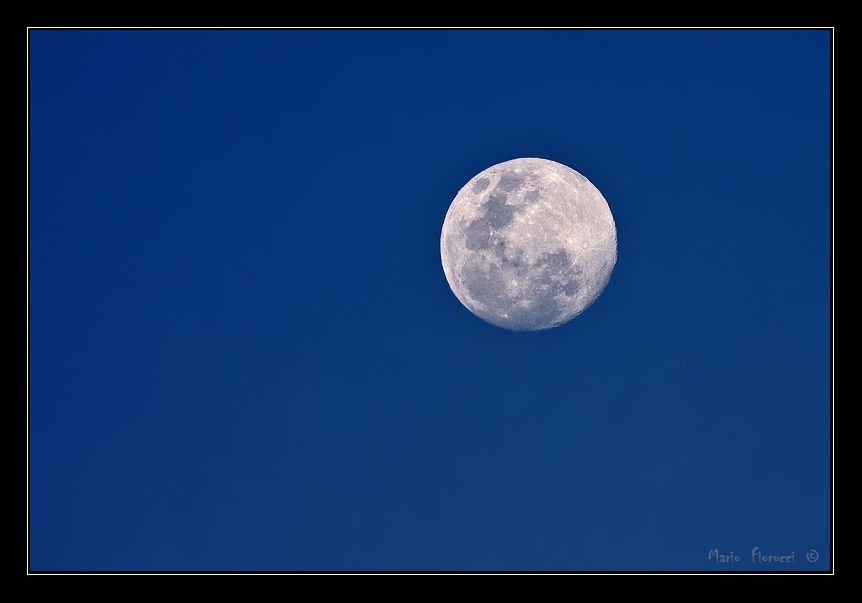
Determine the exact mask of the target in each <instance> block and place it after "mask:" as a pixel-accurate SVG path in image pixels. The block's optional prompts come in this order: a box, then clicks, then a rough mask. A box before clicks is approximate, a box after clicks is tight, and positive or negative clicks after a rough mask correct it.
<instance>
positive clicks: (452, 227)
mask: <svg viewBox="0 0 862 603" xmlns="http://www.w3.org/2000/svg"><path fill="white" fill-rule="evenodd" d="M440 255H441V258H442V261H443V271H444V272H445V273H446V279H447V280H448V281H449V286H450V287H451V288H452V291H453V292H454V293H455V296H456V297H457V298H458V299H459V300H460V301H461V303H462V304H464V306H466V307H467V309H468V310H470V311H471V312H472V313H473V314H475V315H476V316H478V317H479V318H481V319H483V320H486V321H488V322H490V323H491V324H494V325H497V326H499V327H503V328H505V329H510V330H513V331H539V330H543V329H550V328H552V327H556V326H558V325H561V324H563V323H565V322H567V321H569V320H571V319H572V318H574V317H575V316H577V315H578V314H580V313H581V312H583V311H584V310H585V309H586V308H587V307H588V306H589V305H590V304H592V303H593V302H594V301H595V300H596V298H597V297H598V296H599V295H600V294H601V292H602V291H603V290H604V288H605V286H606V285H607V284H608V281H609V280H610V277H611V271H612V270H613V268H614V264H616V261H617V231H616V227H615V225H614V218H613V216H612V215H611V210H610V208H609V207H608V203H607V201H605V198H604V197H603V196H602V194H601V193H600V192H599V190H598V189H597V188H596V187H595V186H593V185H592V183H590V181H589V180H587V179H586V178H584V177H583V176H582V175H581V174H579V173H578V172H576V171H575V170H573V169H571V168H569V167H567V166H565V165H562V164H560V163H556V162H555V161H549V160H547V159H536V158H522V159H513V160H512V161H506V162H503V163H498V164H497V165H494V166H491V167H489V168H488V169H486V170H485V171H483V172H481V173H479V174H477V175H476V176H474V177H473V178H472V179H471V180H470V181H469V182H468V183H467V184H466V185H464V187H463V188H462V189H461V190H460V191H459V192H458V194H457V195H456V196H455V200H454V201H452V205H451V206H450V207H449V211H448V212H447V213H446V220H445V221H444V223H443V232H442V233H441V235H440Z"/></svg>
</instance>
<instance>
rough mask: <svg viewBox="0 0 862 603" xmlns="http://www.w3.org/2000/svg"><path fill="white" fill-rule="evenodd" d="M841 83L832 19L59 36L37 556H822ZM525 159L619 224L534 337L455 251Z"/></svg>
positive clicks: (330, 564) (43, 272)
mask: <svg viewBox="0 0 862 603" xmlns="http://www.w3.org/2000/svg"><path fill="white" fill-rule="evenodd" d="M829 69H830V68H829V34H828V32H827V31H479V32H476V31H473V32H469V31H342V32H328V31H327V32H324V31H45V30H41V31H33V32H31V34H30V145H31V146H30V547H31V548H30V558H31V563H32V569H37V570H47V569H104V570H119V569H224V570H226V569H236V570H240V569H246V570H251V569H269V570H286V569H294V570H301V569H330V570H332V569H345V570H346V569H357V570H359V569H433V570H444V569H462V570H463V569H524V570H527V569H697V568H703V569H715V568H716V567H717V566H716V565H715V564H714V563H711V562H708V561H707V555H708V552H709V550H710V549H713V548H715V547H718V548H719V549H721V552H722V553H725V552H730V551H731V550H733V551H734V552H735V553H737V554H740V555H741V558H742V559H741V561H740V563H739V564H737V567H741V568H742V569H763V568H757V567H754V566H752V565H751V562H750V557H751V548H752V547H754V546H760V547H761V548H762V549H763V550H764V552H765V553H775V554H783V553H789V552H790V551H795V552H796V556H797V564H796V565H795V566H793V567H792V568H791V569H812V568H816V569H825V568H827V567H828V556H829V555H828V545H829V354H830V349H829ZM521 156H537V157H544V158H548V159H553V160H555V161H559V162H561V163H564V164H566V165H569V166H571V167H573V168H574V169H576V170H578V171H579V172H581V173H583V174H584V175H585V176H587V177H588V178H589V179H590V180H591V181H592V182H593V183H594V184H595V185H596V186H597V187H598V188H599V189H600V190H601V191H602V193H603V194H604V196H605V197H606V198H607V200H608V202H609V204H610V207H611V210H612V211H613V213H614V217H615V219H616V224H617V229H618V237H619V260H618V262H617V266H616V269H615V271H614V274H613V276H612V278H611V282H610V285H609V286H608V288H607V289H606V290H605V292H604V293H603V295H602V296H601V297H600V298H599V299H598V301H597V302H596V303H595V304H594V305H593V306H592V307H591V308H590V309H589V310H588V311H587V312H585V313H584V314H582V315H581V316H580V317H578V318H577V319H575V320H574V321H572V322H571V323H569V324H567V325H565V326H563V327H560V328H557V329H554V330H551V331H547V332H540V333H512V332H507V331H503V330H500V329H498V328H496V327H493V326H491V325H489V324H486V323H484V322H482V321H481V320H479V319H477V318H475V317H474V316H473V315H472V314H470V313H469V312H468V311H467V310H466V309H465V308H463V307H462V306H461V304H460V303H459V302H458V300H457V299H456V298H455V296H454V295H453V294H452V293H451V291H450V290H449V287H448V285H447V282H446V279H445V276H444V274H443V271H442V268H441V266H440V257H439V236H440V227H441V225H442V222H443V218H444V216H445V213H446V210H447V208H448V206H449V203H450V202H451V201H452V199H453V197H454V196H455V194H456V193H457V191H458V189H459V188H460V187H461V186H462V185H463V184H464V183H465V182H467V180H468V179H470V178H471V177H472V176H473V175H474V174H476V173H477V172H479V171H481V170H483V169H484V168H486V167H488V166H490V165H492V164H495V163H498V162H501V161H505V160H508V159H512V158H515V157H521ZM809 549H816V550H818V551H819V553H820V561H819V562H817V563H815V564H808V563H807V562H805V561H804V553H805V552H806V551H808V550H809ZM722 569H728V568H727V567H724V568H722ZM766 569H778V567H777V566H774V565H773V566H769V567H768V568H766Z"/></svg>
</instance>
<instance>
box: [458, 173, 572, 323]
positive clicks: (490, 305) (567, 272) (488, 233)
mask: <svg viewBox="0 0 862 603" xmlns="http://www.w3.org/2000/svg"><path fill="white" fill-rule="evenodd" d="M526 183H527V178H525V177H524V176H522V175H520V174H503V175H502V176H501V177H500V180H499V181H498V183H497V186H496V187H495V188H494V190H493V191H491V193H490V195H488V199H487V200H486V201H485V202H484V203H483V204H482V207H481V212H480V214H479V216H478V217H477V218H476V219H475V220H473V221H472V222H470V223H469V224H467V226H466V228H464V237H465V245H466V247H467V249H468V250H470V251H473V252H475V253H472V254H470V255H469V257H468V258H467V261H466V262H465V263H464V266H463V267H462V269H461V275H460V276H461V280H462V282H463V283H464V286H465V287H466V288H467V291H468V292H469V293H470V296H471V297H472V298H473V299H475V300H476V301H479V302H481V303H482V304H483V305H484V306H485V307H486V310H485V311H484V312H477V313H478V314H479V316H481V317H482V318H483V319H484V320H486V321H488V322H490V323H492V324H496V325H499V326H505V327H506V328H509V329H514V330H533V329H534V328H535V325H536V324H547V325H549V327H550V326H553V324H554V323H556V322H557V321H558V320H559V319H560V317H561V316H562V314H563V312H564V310H565V306H564V304H562V303H560V301H559V299H558V298H559V297H560V296H563V297H571V296H572V295H574V294H575V293H576V292H577V290H578V288H579V286H580V285H579V280H578V279H579V276H580V273H579V270H578V269H577V267H576V266H575V265H574V263H573V262H572V258H571V257H570V255H569V254H568V252H566V251H565V250H562V249H561V250H560V251H557V252H554V253H545V254H542V256H541V257H540V258H539V259H538V260H537V261H536V262H535V263H533V264H531V263H529V262H528V261H527V260H526V259H525V255H524V252H523V250H520V249H517V248H515V249H511V248H508V246H507V244H506V242H505V240H504V239H503V238H502V237H500V236H499V232H500V231H502V230H503V229H505V228H506V227H507V226H509V225H510V224H512V222H513V221H514V219H515V213H516V212H517V211H518V209H519V208H518V207H516V206H514V205H511V204H510V203H508V199H509V197H510V193H511V192H512V191H514V190H516V189H517V188H518V187H519V186H522V185H525V184H526ZM488 184H489V182H488V180H487V178H482V179H480V180H478V181H476V183H475V184H474V185H473V190H474V192H481V191H483V190H485V189H486V188H487V187H488ZM538 199H539V194H538V191H536V190H530V191H527V192H526V193H525V195H524V200H525V201H526V203H525V205H528V204H530V203H533V202H536V201H538ZM481 251H484V252H485V253H478V252H481ZM507 251H508V256H509V257H507ZM486 257H490V258H493V259H492V263H491V264H490V266H488V267H486V266H485V258H486ZM513 278H514V279H516V280H517V281H518V282H519V283H521V284H522V286H523V287H524V291H525V293H524V296H525V297H524V298H525V299H529V300H531V301H532V303H531V305H530V307H529V308H522V307H519V306H518V305H517V304H518V302H519V301H520V300H521V299H522V298H515V297H512V296H511V295H509V294H508V293H507V292H506V282H507V280H511V279H513ZM503 314H506V315H507V316H508V317H509V318H503V317H502V315H503Z"/></svg>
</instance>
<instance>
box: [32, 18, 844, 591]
mask: <svg viewBox="0 0 862 603" xmlns="http://www.w3.org/2000/svg"><path fill="white" fill-rule="evenodd" d="M31 29H66V30H76V29H115V30H117V29H119V30H148V29H176V30H195V29H201V30H224V31H230V30H326V29H330V30H380V29H384V30H399V29H400V30H446V29H448V30H452V29H455V30H641V31H652V30H701V31H703V30H731V29H732V30H784V31H791V30H804V31H824V30H830V31H831V35H830V44H829V57H830V69H829V71H830V109H831V115H830V120H829V121H830V124H829V125H830V132H831V137H830V138H831V141H830V142H831V144H830V147H831V157H830V171H831V182H830V212H831V220H830V235H831V236H830V238H831V258H830V275H831V277H832V278H831V288H830V293H831V312H830V331H831V337H830V340H831V354H832V357H831V362H830V365H831V366H830V370H831V385H830V393H831V396H830V401H829V406H830V410H831V415H832V424H831V425H830V436H831V440H832V456H831V459H830V461H831V463H830V464H831V493H830V494H831V496H830V499H831V502H832V505H831V506H832V509H831V516H830V519H831V521H830V530H831V534H832V537H831V538H830V543H829V545H830V546H829V565H830V567H831V571H830V572H827V573H825V574H824V573H816V574H815V573H808V572H803V573H799V572H787V573H784V572H768V573H764V572H752V573H749V572H681V573H677V572H667V573H664V572H662V573H661V574H655V572H604V573H590V572H572V573H571V574H569V573H567V572H563V575H585V576H605V575H622V576H632V575H635V576H642V575H671V576H716V575H717V576H734V575H740V576H745V575H751V574H754V575H767V576H772V575H788V576H794V575H806V576H818V575H827V576H828V575H834V574H835V566H836V563H835V439H836V438H835V415H836V414H837V413H836V410H835V238H836V236H835V36H836V33H835V27H834V26H827V27H821V26H811V27H806V26H796V27H732V26H729V27H662V26H656V27H612V26H609V27H104V26H100V27H85V26H83V27H40V26H29V25H28V26H27V61H26V64H27V77H26V99H27V140H26V153H27V158H26V163H27V170H26V178H27V182H26V185H25V188H26V191H27V234H26V243H27V250H26V252H27V253H26V256H27V263H26V267H27V278H26V283H27V290H26V292H25V294H26V300H27V309H26V315H27V342H26V350H27V358H26V367H27V373H26V379H27V383H26V384H25V389H26V392H27V404H26V409H25V411H26V412H25V414H26V417H27V434H26V438H25V441H26V448H27V450H26V456H27V471H26V480H25V481H26V485H27V492H26V494H25V498H26V501H27V510H26V517H27V521H26V523H27V527H26V529H27V538H26V543H25V550H26V554H27V559H26V566H27V567H26V575H28V576H31V575H36V576H70V575H71V576H74V575H94V576H137V575H142V574H143V575H153V576H173V575H179V576H199V575H210V574H212V575H226V576H246V575H252V576H267V575H298V576H313V575H356V574H366V573H369V572H325V573H324V574H318V573H305V572H287V571H286V572H264V573H256V572H251V573H249V572H240V573H238V572H73V573H64V572H59V573H58V572H38V573H36V574H33V573H31V572H30V30H31ZM373 573H374V574H379V575H384V576H400V575H409V576H414V575H416V576H418V575H426V574H428V572H415V573H400V572H391V573H390V572H373ZM434 573H437V572H434ZM538 573H539V574H541V575H554V573H549V574H543V573H542V572H538ZM462 574H464V575H487V573H486V572H471V573H464V572H457V573H446V572H441V575H462ZM505 574H512V575H519V576H520V575H532V574H525V573H518V572H505Z"/></svg>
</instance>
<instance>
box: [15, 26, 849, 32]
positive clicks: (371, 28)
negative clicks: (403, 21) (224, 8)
mask: <svg viewBox="0 0 862 603" xmlns="http://www.w3.org/2000/svg"><path fill="white" fill-rule="evenodd" d="M31 29H113V30H146V29H180V30H194V29H205V30H225V31H228V30H243V29H258V30H273V31H275V30H304V29H306V30H355V31H360V30H367V31H379V30H413V31H421V30H429V31H430V30H460V31H471V30H473V31H479V30H488V31H494V30H497V31H502V30H521V31H526V30H546V31H553V30H559V31H571V30H579V29H581V30H585V29H598V30H643V31H648V30H700V31H709V30H725V29H736V30H779V31H780V30H783V31H789V30H807V31H818V30H827V29H829V30H833V31H834V29H835V26H834V25H796V26H787V27H781V26H769V27H767V26H764V27H754V26H734V25H726V26H721V27H718V26H715V27H703V26H679V25H667V26H663V25H657V26H655V27H631V26H615V25H607V26H595V27H560V26H556V27H553V26H536V27H517V26H503V25H501V26H493V27H489V26H478V27H461V26H434V27H430V26H426V27H420V26H389V25H385V26H384V25H378V26H373V25H371V26H367V27H343V26H335V25H333V26H325V25H321V26H309V27H259V26H248V27H242V26H238V27H226V26H218V25H214V26H212V27H200V26H194V27H191V26H189V27H183V26H175V25H171V26H157V25H154V26H148V27H134V26H116V27H110V26H104V25H98V26H75V27H72V26H69V27H58V26H41V25H28V26H27V30H28V31H29V30H31Z"/></svg>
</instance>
